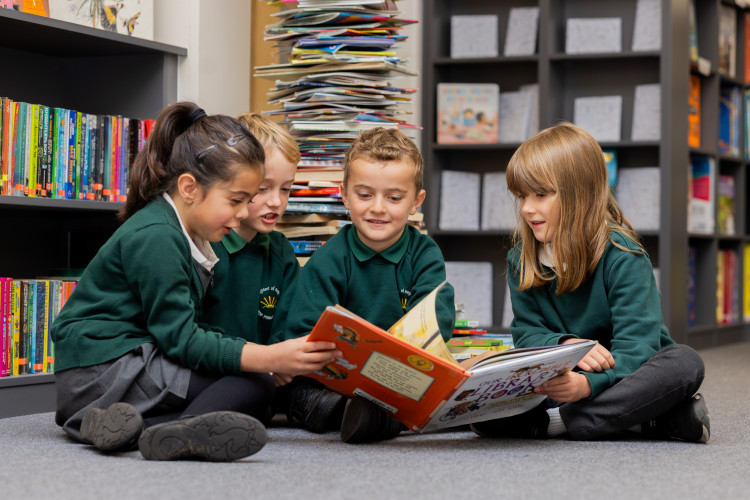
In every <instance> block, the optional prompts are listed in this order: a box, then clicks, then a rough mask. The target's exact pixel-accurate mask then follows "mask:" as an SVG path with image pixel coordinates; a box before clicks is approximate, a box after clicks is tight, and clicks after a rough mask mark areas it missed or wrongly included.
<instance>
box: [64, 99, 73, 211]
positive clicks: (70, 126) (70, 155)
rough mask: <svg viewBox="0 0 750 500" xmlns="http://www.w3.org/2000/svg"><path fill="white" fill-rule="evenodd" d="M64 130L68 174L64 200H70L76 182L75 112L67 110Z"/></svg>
mask: <svg viewBox="0 0 750 500" xmlns="http://www.w3.org/2000/svg"><path fill="white" fill-rule="evenodd" d="M65 128H66V129H67V130H66V132H67V136H66V143H67V147H66V150H67V155H66V162H67V165H68V173H67V175H66V179H65V198H66V199H68V200H72V199H73V196H74V193H75V180H76V173H75V172H76V112H75V111H73V110H68V119H67V120H66V125H65Z"/></svg>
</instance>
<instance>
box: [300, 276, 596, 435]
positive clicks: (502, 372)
mask: <svg viewBox="0 0 750 500" xmlns="http://www.w3.org/2000/svg"><path fill="white" fill-rule="evenodd" d="M444 285H445V282H444V283H443V284H441V285H440V286H439V287H437V288H436V289H435V290H433V291H432V292H431V293H430V294H429V295H428V296H427V297H425V298H424V299H423V300H422V301H421V302H420V303H419V304H417V305H416V306H414V308H413V309H411V310H410V311H409V312H408V313H407V314H406V315H405V316H404V317H403V318H401V319H400V320H399V321H398V322H396V324H394V325H393V326H392V327H391V328H390V329H389V330H388V331H387V332H386V331H385V330H383V329H381V328H378V327H377V326H375V325H373V324H372V323H370V322H368V321H366V320H364V319H363V318H361V317H359V316H357V315H356V314H354V313H352V312H350V311H347V310H346V309H344V308H343V307H341V306H338V305H336V306H329V307H327V308H326V310H325V311H324V312H323V314H322V315H321V317H320V319H319V320H318V322H317V324H316V325H315V327H314V328H313V331H312V333H311V334H310V336H309V339H308V340H309V341H314V340H327V341H332V342H335V343H336V345H337V346H338V348H339V349H340V350H341V351H342V353H343V356H341V357H340V358H337V359H336V360H335V361H334V362H333V363H330V364H328V365H326V366H325V367H324V368H323V369H321V370H319V371H316V372H314V373H311V374H310V375H309V376H311V377H312V378H314V379H316V380H319V381H320V382H322V383H323V384H325V385H326V386H328V387H329V388H331V389H332V390H335V391H337V392H339V393H341V394H344V395H346V396H350V397H353V396H360V397H363V398H365V399H367V400H369V401H371V402H373V403H374V404H376V405H378V406H379V407H380V408H382V409H383V410H385V411H386V412H388V413H389V414H391V415H392V416H393V417H394V418H396V419H397V420H399V421H400V422H401V423H403V424H404V425H406V426H407V427H408V428H410V429H412V430H413V431H415V432H425V431H431V430H436V429H440V428H443V427H451V426H456V425H464V424H469V423H472V422H478V421H482V420H491V419H495V418H501V417H509V416H512V415H516V414H518V413H522V412H525V411H528V410H530V409H531V408H533V407H535V406H536V405H538V404H539V403H541V402H542V400H543V399H544V397H546V396H542V395H539V394H536V393H534V392H533V388H534V387H536V386H538V385H541V384H543V383H544V382H546V381H547V380H549V379H551V378H553V377H556V376H558V375H561V374H563V373H566V372H567V371H569V370H571V369H572V368H573V367H574V366H575V365H576V364H577V363H578V362H579V361H580V360H581V359H582V358H583V357H584V356H585V355H586V353H587V352H588V351H589V350H590V349H591V348H592V347H593V346H594V345H595V344H596V342H595V341H582V342H578V343H575V344H566V345H557V346H547V347H538V348H530V349H511V350H508V351H504V352H488V353H486V354H483V355H481V356H477V357H475V358H471V359H469V360H466V361H464V362H463V363H462V364H458V363H457V362H456V361H455V360H454V359H453V356H452V355H451V354H450V351H449V350H448V348H447V346H446V344H445V342H444V341H443V338H442V336H441V335H440V330H439V328H438V323H437V316H436V311H435V302H436V298H437V294H438V292H439V290H440V289H441V288H442V287H443V286H444Z"/></svg>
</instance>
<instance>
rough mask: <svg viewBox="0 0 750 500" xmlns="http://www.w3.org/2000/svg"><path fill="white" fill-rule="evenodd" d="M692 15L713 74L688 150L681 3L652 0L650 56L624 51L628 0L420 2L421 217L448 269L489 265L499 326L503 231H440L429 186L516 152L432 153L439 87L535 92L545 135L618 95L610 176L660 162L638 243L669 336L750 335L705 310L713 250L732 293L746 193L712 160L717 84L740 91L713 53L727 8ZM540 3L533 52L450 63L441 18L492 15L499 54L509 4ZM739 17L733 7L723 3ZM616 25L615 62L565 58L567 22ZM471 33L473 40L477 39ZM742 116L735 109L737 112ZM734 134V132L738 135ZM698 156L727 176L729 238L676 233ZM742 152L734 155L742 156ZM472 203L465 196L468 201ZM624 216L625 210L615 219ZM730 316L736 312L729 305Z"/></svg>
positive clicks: (467, 148)
mask: <svg viewBox="0 0 750 500" xmlns="http://www.w3.org/2000/svg"><path fill="white" fill-rule="evenodd" d="M695 1H696V4H697V10H698V19H699V43H700V45H701V55H702V56H703V57H706V58H708V59H710V60H712V62H713V72H712V74H711V75H710V76H708V77H704V78H703V86H702V89H703V94H704V95H703V97H702V102H703V107H702V128H703V130H702V136H703V137H704V142H703V147H702V148H700V149H699V150H697V151H694V150H692V149H691V148H689V147H688V144H687V115H688V78H689V75H690V73H691V65H690V58H689V51H688V47H689V2H688V1H687V0H662V2H661V5H662V22H661V26H662V44H661V49H660V50H658V51H651V52H633V51H631V47H632V38H633V27H634V20H635V9H636V0H619V1H617V2H602V1H600V0H538V1H534V0H508V1H501V0H474V1H471V2H456V1H453V0H425V1H424V16H423V52H422V56H423V74H422V76H423V85H422V89H421V91H422V106H423V108H422V109H423V125H424V132H423V135H422V153H423V155H424V158H425V176H426V181H425V186H426V189H427V190H428V193H429V196H428V198H427V201H426V204H425V207H424V211H425V215H426V221H427V224H428V231H429V233H430V235H431V236H432V237H433V238H434V239H435V240H436V241H437V243H438V245H439V246H440V248H441V249H442V251H443V254H444V256H445V259H446V260H448V261H489V262H492V264H493V269H494V271H493V288H494V294H493V301H492V304H493V308H492V309H493V318H494V323H495V324H494V325H484V326H488V327H490V328H492V329H494V330H499V329H500V326H499V325H501V324H502V323H501V321H502V314H503V302H504V294H505V271H506V260H505V259H506V254H507V251H508V249H509V248H510V234H509V233H508V232H505V233H503V232H498V231H489V232H488V231H456V230H450V231H447V230H440V229H439V225H438V221H439V209H440V188H441V186H440V180H441V172H442V171H444V170H463V171H467V172H477V173H484V172H495V171H503V170H504V169H505V166H506V165H507V162H508V160H509V159H510V157H511V156H512V154H513V152H514V151H515V149H516V148H517V147H518V144H487V145H443V144H438V143H437V142H436V114H437V112H436V97H437V96H436V86H437V84H438V83H441V82H448V83H497V84H498V85H499V86H500V89H501V91H503V90H516V89H518V87H519V85H522V84H529V83H538V84H539V122H540V127H541V128H545V127H548V126H551V125H554V124H555V123H557V122H558V121H560V120H568V121H573V104H574V100H575V99H576V98H577V97H581V96H597V95H612V94H618V95H622V97H623V104H622V140H621V141H619V142H614V143H602V144H601V146H602V147H603V148H608V149H615V150H616V151H617V154H618V165H619V168H638V167H646V166H659V167H660V172H661V204H660V212H661V214H660V224H659V227H660V229H659V230H658V231H647V232H642V233H641V236H642V237H643V239H644V243H645V247H646V249H647V251H648V252H649V255H650V257H651V259H652V262H653V264H654V266H655V267H657V268H658V269H659V273H660V288H661V292H662V312H663V314H664V320H665V323H666V324H667V326H668V327H669V329H670V332H671V334H672V337H673V338H674V339H675V340H676V341H678V342H681V343H687V344H689V345H691V346H693V347H707V346H713V345H719V344H724V343H729V342H737V341H741V340H747V339H748V338H750V328H748V325H747V324H746V323H744V322H743V321H741V320H740V321H739V322H737V323H735V324H731V325H718V324H717V322H716V319H715V314H714V312H715V309H716V271H717V265H716V257H717V252H718V251H719V249H722V248H733V249H735V250H737V252H738V259H739V262H738V263H739V268H738V274H737V283H738V284H739V286H740V287H741V285H742V274H741V273H742V269H743V267H744V263H743V262H742V257H743V256H742V247H743V245H744V243H746V242H748V241H750V237H749V236H748V232H749V231H748V223H747V219H748V217H747V210H748V208H747V206H746V203H745V194H746V192H747V190H748V189H749V188H750V178H748V176H747V175H746V174H745V169H746V168H747V166H748V165H750V164H749V163H748V162H747V161H745V160H743V159H742V158H744V156H742V158H727V157H724V156H721V155H719V154H718V152H717V151H718V150H717V139H716V138H717V137H718V93H719V87H720V85H722V84H725V83H729V82H731V83H734V84H737V85H740V86H741V87H742V88H743V89H744V88H745V85H744V83H742V82H741V81H740V80H739V79H734V80H732V79H728V78H726V77H724V76H720V75H718V74H716V60H717V57H718V56H717V53H718V49H717V47H718V17H717V11H718V7H719V5H720V4H721V3H724V4H728V5H733V6H734V3H733V2H728V1H726V0H721V1H720V0H695ZM524 6H526V7H528V6H538V7H539V36H538V47H537V52H536V54H535V55H533V56H524V57H503V56H500V57H495V58H481V59H479V58H477V59H451V58H450V19H451V16H452V15H479V14H495V15H497V16H498V18H499V21H498V37H499V40H498V46H499V48H500V51H499V52H500V54H502V53H503V46H504V41H505V30H506V26H507V21H508V15H509V11H510V9H511V8H512V7H524ZM734 8H736V9H737V11H738V13H742V12H744V11H743V9H741V8H739V7H736V6H734ZM601 17H619V18H621V19H622V34H623V40H622V47H623V51H622V52H621V53H617V54H582V55H571V54H566V53H565V27H566V20H567V19H569V18H601ZM737 30H738V33H737V41H738V50H737V54H738V55H737V58H738V64H737V67H738V75H743V74H744V62H743V61H744V56H743V49H742V44H743V40H744V27H743V22H742V16H741V15H738V28H737ZM477 36H482V33H477ZM646 83H658V84H659V85H660V87H661V139H660V140H659V141H651V142H644V141H633V140H631V139H630V130H631V125H632V119H633V116H632V113H633V100H634V87H635V86H636V85H638V84H646ZM742 116H743V117H744V113H743V114H742ZM743 133H744V130H743ZM695 153H701V154H705V155H709V156H712V157H714V158H716V160H717V165H718V167H717V170H718V171H720V172H722V173H731V174H732V175H734V176H735V181H736V182H735V184H736V188H737V194H736V205H737V209H736V224H737V231H738V236H734V237H727V236H720V235H718V234H712V235H694V234H689V233H688V230H687V189H688V180H687V165H688V164H689V157H690V154H695ZM743 155H744V151H743ZM474 201H475V200H467V202H474ZM626 215H627V214H626ZM689 244H691V245H695V246H697V247H698V249H699V251H698V275H697V282H698V286H697V295H698V298H697V302H698V310H697V316H698V322H697V324H696V326H692V327H690V328H688V326H687V325H688V322H687V315H688V310H687V279H688V275H687V268H688V267H687V266H688V262H687V257H688V245H689ZM740 312H741V309H740Z"/></svg>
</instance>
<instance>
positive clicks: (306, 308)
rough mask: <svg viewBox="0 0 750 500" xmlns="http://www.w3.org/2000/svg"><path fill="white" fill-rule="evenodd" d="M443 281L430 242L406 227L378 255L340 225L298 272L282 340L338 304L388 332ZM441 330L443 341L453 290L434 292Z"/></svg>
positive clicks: (448, 331) (451, 321) (451, 320)
mask: <svg viewBox="0 0 750 500" xmlns="http://www.w3.org/2000/svg"><path fill="white" fill-rule="evenodd" d="M443 281H445V262H444V261H443V255H442V253H441V252H440V249H439V248H438V246H437V245H436V244H435V242H434V241H432V239H431V238H429V237H428V236H425V235H423V234H421V233H420V232H419V231H417V230H416V229H415V228H413V227H411V226H406V229H405V230H404V233H403V235H402V236H401V238H400V239H399V240H398V241H397V242H396V243H394V244H393V245H392V246H391V247H389V248H387V249H386V250H384V251H383V252H380V253H378V252H375V251H373V250H371V249H370V248H368V247H367V246H365V245H364V243H362V241H361V240H360V239H359V237H358V236H357V232H356V230H355V228H354V226H353V225H349V226H345V227H343V228H342V229H341V230H340V231H339V232H338V233H336V234H335V235H334V236H333V237H332V238H331V239H329V240H328V241H327V242H326V243H325V244H324V245H323V246H321V247H320V248H319V249H318V250H316V251H315V253H314V254H313V255H312V257H311V258H310V260H309V261H308V262H307V264H305V266H304V267H303V268H302V270H301V271H300V276H299V280H298V282H297V291H296V292H295V296H294V304H293V307H292V309H291V310H290V311H289V317H288V321H287V325H288V326H287V338H295V337H299V336H302V335H306V334H308V333H310V331H311V330H312V328H313V326H315V323H316V322H317V320H318V318H319V317H320V315H321V314H322V312H323V311H324V310H325V308H326V307H327V306H331V305H336V304H339V305H341V306H343V307H345V308H346V309H348V310H350V311H351V312H353V313H355V314H357V315H359V316H361V317H363V318H364V319H366V320H367V321H369V322H371V323H373V324H375V325H377V326H379V327H380V328H383V329H388V328H390V327H391V325H393V324H394V323H395V322H396V321H397V320H398V319H399V318H401V317H402V316H403V315H404V314H405V313H406V312H407V311H409V310H410V309H411V308H412V307H413V306H414V304H417V303H418V302H419V301H420V300H421V299H422V298H424V297H425V296H426V295H428V294H429V293H430V292H431V291H432V290H434V289H435V287H437V286H438V285H439V284H440V283H442V282H443ZM437 312H438V320H439V325H440V332H441V334H442V336H443V338H444V339H446V340H448V339H450V338H451V336H452V335H453V328H454V326H455V317H456V311H455V304H454V299H453V287H451V286H450V285H446V286H445V287H443V289H442V290H441V292H440V293H439V294H438V302H437Z"/></svg>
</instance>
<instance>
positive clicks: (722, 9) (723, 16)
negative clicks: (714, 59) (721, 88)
mask: <svg viewBox="0 0 750 500" xmlns="http://www.w3.org/2000/svg"><path fill="white" fill-rule="evenodd" d="M718 69H719V73H721V74H723V75H726V76H728V77H730V78H734V77H735V76H736V75H737V9H736V8H735V7H734V6H732V5H726V4H723V3H722V4H719V62H718Z"/></svg>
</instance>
